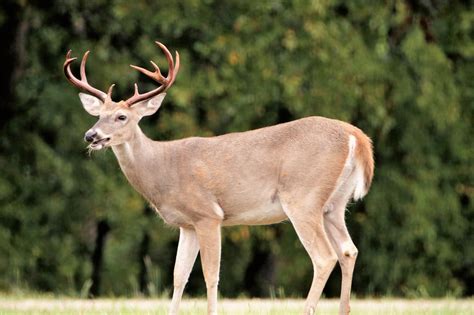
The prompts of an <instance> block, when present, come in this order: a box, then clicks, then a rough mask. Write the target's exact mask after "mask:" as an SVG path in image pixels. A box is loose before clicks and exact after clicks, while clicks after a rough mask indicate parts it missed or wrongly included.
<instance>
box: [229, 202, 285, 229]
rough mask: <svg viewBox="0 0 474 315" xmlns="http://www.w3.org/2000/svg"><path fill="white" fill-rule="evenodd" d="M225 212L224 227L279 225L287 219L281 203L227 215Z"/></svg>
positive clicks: (261, 205) (263, 205)
mask: <svg viewBox="0 0 474 315" xmlns="http://www.w3.org/2000/svg"><path fill="white" fill-rule="evenodd" d="M223 211H224V221H223V225H224V226H230V225H263V224H272V223H279V222H281V221H283V220H286V219H287V216H286V214H285V212H284V211H283V208H282V206H281V204H280V202H279V201H277V202H267V203H265V204H260V205H256V206H254V207H252V208H246V209H241V211H233V212H232V213H226V211H225V209H223Z"/></svg>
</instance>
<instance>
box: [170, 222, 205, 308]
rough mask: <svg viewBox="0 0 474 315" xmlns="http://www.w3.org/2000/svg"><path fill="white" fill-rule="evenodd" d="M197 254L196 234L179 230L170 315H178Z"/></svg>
mask: <svg viewBox="0 0 474 315" xmlns="http://www.w3.org/2000/svg"><path fill="white" fill-rule="evenodd" d="M198 252H199V243H198V239H197V235H196V232H195V231H194V230H192V229H186V228H180V230H179V243H178V252H177V254H176V263H175V265H174V274H173V283H174V289H173V299H172V301H171V306H170V310H169V314H170V315H176V314H178V309H179V303H180V302H181V297H182V296H183V291H184V287H185V286H186V283H187V282H188V279H189V275H190V274H191V270H192V269H193V265H194V262H195V261H196V257H197V254H198Z"/></svg>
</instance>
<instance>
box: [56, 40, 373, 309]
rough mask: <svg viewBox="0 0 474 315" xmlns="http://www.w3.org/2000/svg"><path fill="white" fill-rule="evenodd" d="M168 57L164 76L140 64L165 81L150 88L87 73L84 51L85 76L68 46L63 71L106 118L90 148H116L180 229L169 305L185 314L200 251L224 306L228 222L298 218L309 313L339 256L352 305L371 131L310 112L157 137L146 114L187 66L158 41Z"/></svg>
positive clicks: (131, 177)
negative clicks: (357, 209) (116, 92)
mask: <svg viewBox="0 0 474 315" xmlns="http://www.w3.org/2000/svg"><path fill="white" fill-rule="evenodd" d="M155 43H156V44H157V45H158V47H159V48H161V50H162V51H163V53H164V55H165V57H166V59H167V62H168V67H169V70H168V73H167V76H166V77H165V76H164V75H162V73H161V71H160V68H159V67H158V66H157V65H156V64H155V63H154V62H153V61H151V64H152V66H153V68H154V71H150V70H147V69H145V68H142V67H138V66H134V65H131V67H132V68H134V69H135V70H137V71H139V72H141V73H143V74H144V75H145V76H147V77H148V78H150V79H152V80H154V81H155V82H156V83H157V87H156V88H155V89H153V90H151V91H148V92H143V93H140V92H139V89H138V85H137V84H136V83H135V85H134V94H133V95H132V96H131V97H130V98H128V99H127V100H121V101H119V102H115V101H113V100H112V90H113V87H114V85H113V84H112V85H111V86H110V87H109V89H108V92H107V93H105V92H103V91H101V90H98V89H96V88H94V87H92V86H91V85H90V84H89V83H88V81H87V77H86V62H87V58H88V55H89V51H87V52H85V54H84V55H83V58H82V61H81V64H80V78H77V77H76V76H75V75H74V74H73V72H72V70H71V64H72V63H73V61H75V60H76V59H77V58H73V57H71V50H69V52H68V53H67V55H66V60H65V62H64V73H65V76H66V78H67V79H68V80H69V82H70V83H72V85H74V86H75V87H77V88H79V89H80V90H81V92H80V93H79V98H80V101H81V103H82V106H83V107H84V109H85V110H86V112H88V113H89V114H91V115H93V116H97V117H98V121H97V122H96V123H95V124H94V125H93V126H92V128H90V129H89V130H88V131H87V132H86V133H85V136H84V140H85V141H86V142H88V143H89V145H88V148H89V149H90V150H101V149H104V148H109V147H110V148H112V151H113V153H114V154H115V156H116V159H117V160H118V163H119V165H120V168H121V170H122V172H123V173H124V174H125V177H126V178H127V180H128V181H129V183H130V184H131V185H132V186H133V187H134V188H135V190H136V191H138V192H139V193H140V194H141V195H142V196H143V197H144V198H145V199H146V200H147V201H148V202H149V203H150V204H151V206H152V207H153V208H154V209H155V211H156V212H157V213H158V214H159V215H160V216H161V218H162V219H163V220H164V221H165V223H167V224H169V225H171V226H173V227H176V228H178V229H179V241H178V248H177V254H176V262H175V266H174V272H173V294H172V299H171V303H170V308H169V314H171V315H173V314H178V311H179V304H180V302H181V299H182V295H183V291H184V288H185V285H186V283H187V281H188V279H189V275H190V273H191V269H192V267H193V265H194V263H195V260H196V258H197V255H198V253H199V254H200V257H201V263H202V270H203V274H204V280H205V284H206V290H207V313H208V314H213V315H214V314H217V311H218V308H217V295H218V283H219V270H220V257H221V230H222V228H223V227H226V226H235V225H267V224H275V223H279V222H282V221H287V220H289V221H290V222H291V224H292V225H293V227H294V229H295V231H296V234H297V236H298V238H299V240H300V241H301V243H302V245H303V247H304V249H305V250H306V252H307V254H308V255H309V258H310V259H311V262H312V265H313V278H312V283H311V288H310V290H309V293H308V295H307V299H306V302H305V305H304V314H314V313H315V311H316V306H317V303H318V301H319V299H320V297H321V293H322V291H323V288H324V286H325V284H326V281H327V279H328V277H329V275H330V274H331V272H332V270H333V268H334V267H335V265H336V263H337V262H339V265H340V268H341V271H342V282H341V294H340V306H339V313H340V314H348V313H349V312H350V305H349V303H350V293H351V284H352V277H353V272H354V266H355V262H356V257H357V255H358V249H357V247H356V246H355V245H354V243H353V241H352V239H351V237H350V235H349V232H348V229H347V227H346V223H345V212H346V205H347V203H348V202H349V201H351V200H354V201H357V200H360V199H362V198H363V197H364V196H365V195H366V194H367V193H368V191H369V188H370V186H371V182H372V177H373V173H374V159H373V152H372V142H371V139H370V138H369V137H368V136H367V135H365V134H364V133H363V132H362V131H361V130H360V129H359V128H357V127H355V126H353V125H351V124H349V123H346V122H342V121H339V120H335V119H329V118H324V117H317V116H313V117H306V118H302V119H299V120H295V121H291V122H287V123H282V124H277V125H274V126H269V127H264V128H261V129H256V130H250V131H245V132H236V133H229V134H224V135H219V136H214V137H190V138H185V139H178V140H170V141H154V140H151V139H150V138H148V137H147V136H146V135H145V134H144V133H143V132H142V131H141V129H140V127H139V122H140V120H141V119H142V118H143V117H145V116H150V115H153V114H154V113H155V112H156V111H157V110H158V109H159V108H160V106H161V104H162V102H163V99H164V98H165V96H166V91H167V90H168V89H169V88H170V87H171V86H172V85H173V83H174V82H175V79H176V76H177V74H178V71H179V67H180V60H179V54H178V52H177V51H176V53H175V58H174V59H173V56H172V54H171V53H170V51H169V50H168V49H167V47H166V46H165V45H163V44H162V43H160V42H155Z"/></svg>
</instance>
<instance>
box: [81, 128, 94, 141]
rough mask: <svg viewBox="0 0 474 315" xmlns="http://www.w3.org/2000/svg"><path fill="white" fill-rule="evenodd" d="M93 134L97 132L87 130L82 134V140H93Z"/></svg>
mask: <svg viewBox="0 0 474 315" xmlns="http://www.w3.org/2000/svg"><path fill="white" fill-rule="evenodd" d="M95 136H97V132H96V131H94V130H88V131H87V132H86V134H85V136H84V140H85V141H87V142H92V141H94V138H95Z"/></svg>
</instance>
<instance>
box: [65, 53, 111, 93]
mask: <svg viewBox="0 0 474 315" xmlns="http://www.w3.org/2000/svg"><path fill="white" fill-rule="evenodd" d="M71 52H72V51H71V50H69V51H68V52H67V55H66V61H64V66H63V67H64V74H65V75H66V78H67V79H68V80H69V82H71V83H72V85H74V86H76V87H78V88H80V89H81V90H83V91H85V92H87V93H89V94H91V95H93V96H95V97H97V98H99V99H100V100H101V101H102V102H105V99H106V98H107V97H109V98H110V97H111V94H112V88H113V87H114V85H113V84H112V86H110V88H109V91H108V93H107V94H106V93H105V92H102V91H101V90H98V89H96V88H95V87H93V86H91V85H90V84H89V83H88V82H87V76H86V62H87V57H88V56H89V51H86V52H85V54H84V56H83V57H82V61H81V72H80V75H81V79H80V80H79V79H78V78H76V77H75V76H74V75H73V74H72V71H71V63H72V62H73V61H74V60H76V59H77V58H71Z"/></svg>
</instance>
